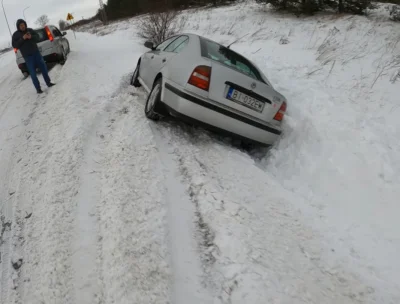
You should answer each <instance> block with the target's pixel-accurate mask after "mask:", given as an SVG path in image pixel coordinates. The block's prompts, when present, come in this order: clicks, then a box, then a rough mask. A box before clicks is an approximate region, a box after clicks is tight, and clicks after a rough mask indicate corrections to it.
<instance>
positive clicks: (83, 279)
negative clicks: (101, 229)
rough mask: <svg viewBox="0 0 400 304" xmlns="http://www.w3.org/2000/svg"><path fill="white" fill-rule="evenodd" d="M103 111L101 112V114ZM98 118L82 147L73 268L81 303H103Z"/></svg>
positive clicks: (76, 296)
mask: <svg viewBox="0 0 400 304" xmlns="http://www.w3.org/2000/svg"><path fill="white" fill-rule="evenodd" d="M101 112H103V111H100V113H101ZM100 113H99V114H97V116H96V117H95V118H94V121H93V123H92V124H90V125H89V126H88V127H87V129H86V134H87V138H86V140H85V144H84V147H83V161H82V166H81V168H80V174H79V176H80V178H79V180H80V187H79V190H78V195H77V197H76V210H75V216H74V218H75V233H74V240H73V243H72V252H73V254H72V257H71V258H72V267H73V269H74V287H75V299H79V302H80V303H85V304H86V303H88V304H89V303H101V301H102V299H103V295H102V276H101V275H100V272H99V269H98V263H97V257H98V253H97V250H98V224H97V216H96V213H97V210H96V206H97V202H98V200H99V199H100V195H101V193H100V192H101V191H100V185H99V182H100V181H99V178H98V173H99V172H100V170H101V169H100V167H99V165H98V162H97V161H96V158H98V151H96V150H97V149H98V148H99V147H98V146H99V143H98V132H97V130H98V127H99V125H100V121H101V119H102V118H103V115H101V114H100Z"/></svg>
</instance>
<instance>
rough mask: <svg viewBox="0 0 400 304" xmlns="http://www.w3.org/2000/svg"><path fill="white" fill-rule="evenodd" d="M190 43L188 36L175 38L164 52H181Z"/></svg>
mask: <svg viewBox="0 0 400 304" xmlns="http://www.w3.org/2000/svg"><path fill="white" fill-rule="evenodd" d="M188 43H189V37H188V36H180V37H179V38H178V39H175V40H174V41H173V42H172V43H170V45H168V46H167V47H166V48H165V50H164V52H173V53H179V52H181V51H182V50H183V49H184V48H185V46H186V45H187V44H188Z"/></svg>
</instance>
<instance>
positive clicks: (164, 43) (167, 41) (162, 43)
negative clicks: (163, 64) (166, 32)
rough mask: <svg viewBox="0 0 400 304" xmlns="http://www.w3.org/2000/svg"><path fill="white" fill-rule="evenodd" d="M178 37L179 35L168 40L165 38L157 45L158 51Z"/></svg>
mask: <svg viewBox="0 0 400 304" xmlns="http://www.w3.org/2000/svg"><path fill="white" fill-rule="evenodd" d="M176 38H178V36H174V37H171V38H168V39H167V40H165V41H164V42H161V43H160V44H159V45H158V46H157V47H156V51H163V50H164V49H165V48H166V47H167V46H168V45H169V44H170V43H171V42H172V41H174V40H175V39H176Z"/></svg>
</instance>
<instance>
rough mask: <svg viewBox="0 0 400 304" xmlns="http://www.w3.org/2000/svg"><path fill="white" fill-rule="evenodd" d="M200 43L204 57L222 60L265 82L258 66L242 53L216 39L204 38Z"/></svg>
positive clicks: (223, 62)
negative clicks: (215, 40) (217, 41)
mask: <svg viewBox="0 0 400 304" xmlns="http://www.w3.org/2000/svg"><path fill="white" fill-rule="evenodd" d="M200 44H201V56H202V57H206V58H209V59H211V60H214V61H217V62H220V63H222V64H224V65H226V66H228V67H231V68H233V69H235V70H237V71H239V72H241V73H243V74H246V75H248V76H250V77H251V78H253V79H257V80H259V81H261V82H264V83H265V81H264V80H263V79H262V77H261V75H260V72H259V71H258V70H257V68H256V67H255V66H254V65H252V64H251V63H250V61H248V60H247V59H246V58H244V57H243V56H242V55H239V54H238V53H236V52H234V51H232V50H231V49H228V48H227V47H224V46H223V45H220V44H218V43H216V42H214V41H210V40H206V39H203V38H201V39H200Z"/></svg>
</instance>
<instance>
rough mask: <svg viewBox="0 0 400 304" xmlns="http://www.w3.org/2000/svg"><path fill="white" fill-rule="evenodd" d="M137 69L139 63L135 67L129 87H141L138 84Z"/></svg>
mask: <svg viewBox="0 0 400 304" xmlns="http://www.w3.org/2000/svg"><path fill="white" fill-rule="evenodd" d="M139 68H140V63H138V65H137V66H136V69H135V71H134V72H133V75H132V79H131V86H134V87H136V88H139V87H141V84H140V82H139Z"/></svg>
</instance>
